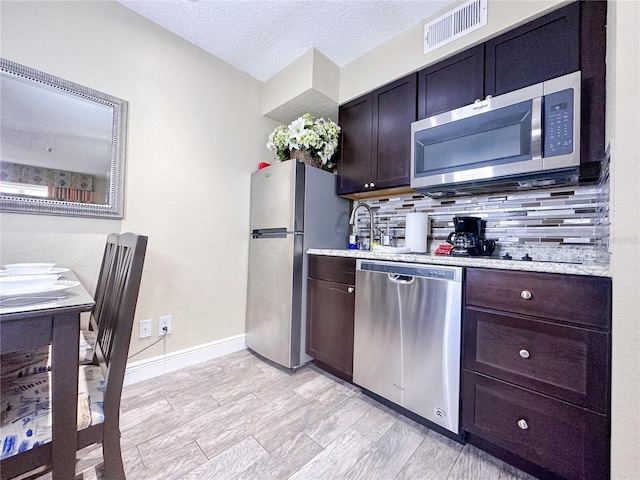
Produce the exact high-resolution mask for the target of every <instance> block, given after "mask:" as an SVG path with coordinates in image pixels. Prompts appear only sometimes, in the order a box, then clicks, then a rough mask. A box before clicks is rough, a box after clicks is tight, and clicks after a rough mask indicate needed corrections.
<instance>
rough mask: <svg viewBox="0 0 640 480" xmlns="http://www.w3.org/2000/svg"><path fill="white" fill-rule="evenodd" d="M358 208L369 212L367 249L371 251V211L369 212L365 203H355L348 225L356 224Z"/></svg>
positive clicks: (372, 227)
mask: <svg viewBox="0 0 640 480" xmlns="http://www.w3.org/2000/svg"><path fill="white" fill-rule="evenodd" d="M360 207H364V208H366V209H367V210H368V211H369V249H371V247H372V245H373V231H374V229H375V226H374V225H373V210H371V207H370V206H369V205H367V204H366V203H362V202H358V203H356V205H355V206H354V207H353V210H351V216H350V217H349V225H355V224H356V210H358V208H360Z"/></svg>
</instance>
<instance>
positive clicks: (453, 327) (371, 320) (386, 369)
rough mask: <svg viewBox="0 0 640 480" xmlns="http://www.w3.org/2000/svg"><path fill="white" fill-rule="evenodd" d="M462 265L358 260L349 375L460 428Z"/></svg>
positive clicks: (430, 417) (441, 422) (422, 413)
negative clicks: (351, 374) (352, 362)
mask: <svg viewBox="0 0 640 480" xmlns="http://www.w3.org/2000/svg"><path fill="white" fill-rule="evenodd" d="M461 308H462V269H461V268H459V267H437V266H422V265H414V264H403V263H396V262H376V261H365V260H359V261H358V263H357V267H356V306H355V329H354V369H353V370H354V371H353V381H354V383H356V384H357V385H360V386H361V387H363V388H365V389H367V390H369V391H371V392H373V393H376V394H377V395H380V396H382V397H384V398H386V399H387V400H390V401H391V402H394V403H396V404H398V405H400V406H402V407H404V408H406V409H407V410H410V411H412V412H414V413H416V414H418V415H420V416H421V417H424V418H426V419H427V420H430V421H431V422H433V423H435V424H437V425H439V426H441V427H443V428H446V429H447V430H450V431H452V432H454V433H455V434H458V433H459V402H460V342H461V337H460V335H461V332H460V331H461Z"/></svg>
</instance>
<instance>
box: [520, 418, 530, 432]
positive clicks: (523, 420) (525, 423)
mask: <svg viewBox="0 0 640 480" xmlns="http://www.w3.org/2000/svg"><path fill="white" fill-rule="evenodd" d="M518 426H519V427H520V428H521V429H522V430H526V429H527V428H529V425H528V424H527V421H526V420H525V419H524V418H521V419H520V420H518Z"/></svg>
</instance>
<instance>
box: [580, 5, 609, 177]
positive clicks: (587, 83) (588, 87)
mask: <svg viewBox="0 0 640 480" xmlns="http://www.w3.org/2000/svg"><path fill="white" fill-rule="evenodd" d="M606 51H607V2H604V1H590V2H580V71H581V72H582V104H581V107H580V108H581V111H580V116H581V118H582V123H581V130H580V181H585V182H586V181H593V180H597V179H598V176H599V174H600V162H601V161H602V159H603V158H604V154H605V140H604V137H605V136H604V127H605V124H604V122H605V106H606V97H607V95H606V80H605V73H606V63H605V59H606Z"/></svg>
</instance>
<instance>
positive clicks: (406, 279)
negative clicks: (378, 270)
mask: <svg viewBox="0 0 640 480" xmlns="http://www.w3.org/2000/svg"><path fill="white" fill-rule="evenodd" d="M387 277H389V280H391V281H392V282H393V283H397V284H399V285H411V284H412V283H413V282H415V281H416V277H412V276H410V275H400V274H398V273H388V274H387Z"/></svg>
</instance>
